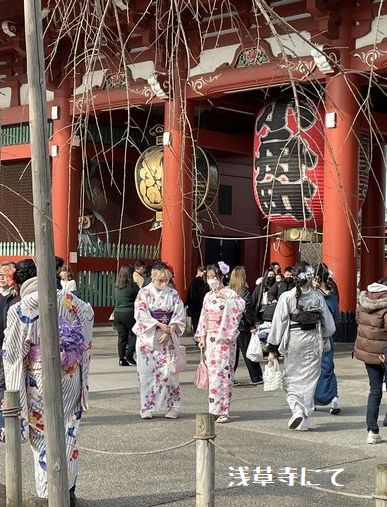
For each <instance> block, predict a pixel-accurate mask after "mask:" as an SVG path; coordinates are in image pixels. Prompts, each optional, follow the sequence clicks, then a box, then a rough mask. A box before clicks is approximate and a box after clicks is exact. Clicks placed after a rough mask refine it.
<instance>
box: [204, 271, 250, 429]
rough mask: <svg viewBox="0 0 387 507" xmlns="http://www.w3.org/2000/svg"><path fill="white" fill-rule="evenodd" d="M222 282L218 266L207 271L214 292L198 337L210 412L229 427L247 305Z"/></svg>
mask: <svg viewBox="0 0 387 507" xmlns="http://www.w3.org/2000/svg"><path fill="white" fill-rule="evenodd" d="M222 279H223V275H222V273H221V271H220V269H219V268H218V266H216V265H211V266H208V267H207V283H208V285H209V286H210V289H211V291H210V292H208V293H207V294H206V296H205V298H204V301H203V308H202V312H201V315H200V320H199V325H198V328H197V331H196V336H197V337H198V338H199V347H200V348H204V347H205V348H206V364H207V368H208V377H209V398H208V401H209V412H210V413H211V414H214V415H215V416H216V422H218V423H227V422H228V421H229V408H230V402H231V395H232V388H233V383H234V365H235V355H236V343H237V337H238V334H239V332H238V326H239V322H240V320H241V318H242V315H243V311H244V309H245V301H244V300H243V298H241V297H240V296H239V295H238V294H237V293H236V292H235V291H233V290H232V289H230V288H228V287H224V286H223V283H222Z"/></svg>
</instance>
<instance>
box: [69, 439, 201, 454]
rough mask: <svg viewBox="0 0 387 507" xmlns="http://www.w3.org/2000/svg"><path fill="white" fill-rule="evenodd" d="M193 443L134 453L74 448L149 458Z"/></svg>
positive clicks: (78, 446) (82, 448)
mask: <svg viewBox="0 0 387 507" xmlns="http://www.w3.org/2000/svg"><path fill="white" fill-rule="evenodd" d="M193 442H195V439H194V438H192V439H191V440H188V441H187V442H183V443H182V444H178V445H174V446H172V447H166V448H165V449H155V450H153V451H133V452H119V451H103V450H100V449H91V448H90V447H82V446H80V445H74V447H76V448H77V449H80V450H81V451H88V452H94V453H97V454H110V455H113V456H147V455H149V454H159V453H162V452H169V451H174V450H175V449H180V448H181V447H185V446H187V445H190V444H192V443H193Z"/></svg>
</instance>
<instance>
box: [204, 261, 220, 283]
mask: <svg viewBox="0 0 387 507" xmlns="http://www.w3.org/2000/svg"><path fill="white" fill-rule="evenodd" d="M209 271H213V272H214V273H215V276H216V278H217V279H218V280H220V281H221V282H222V281H223V273H222V272H221V270H220V268H219V266H218V265H217V264H209V265H208V266H207V273H208V272H209Z"/></svg>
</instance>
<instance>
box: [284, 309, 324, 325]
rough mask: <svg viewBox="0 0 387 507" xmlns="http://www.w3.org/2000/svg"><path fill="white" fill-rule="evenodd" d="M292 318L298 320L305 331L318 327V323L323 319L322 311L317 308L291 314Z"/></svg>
mask: <svg viewBox="0 0 387 507" xmlns="http://www.w3.org/2000/svg"><path fill="white" fill-rule="evenodd" d="M290 318H291V320H293V321H294V322H298V323H299V324H300V327H301V329H302V330H303V331H310V330H312V329H316V327H317V324H318V323H319V322H320V321H321V312H319V311H317V310H303V309H302V308H301V309H300V310H299V311H298V312H297V313H292V314H291V315H290Z"/></svg>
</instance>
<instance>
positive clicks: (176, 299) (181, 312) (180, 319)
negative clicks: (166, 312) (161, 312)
mask: <svg viewBox="0 0 387 507" xmlns="http://www.w3.org/2000/svg"><path fill="white" fill-rule="evenodd" d="M172 301H173V314H172V317H171V320H170V322H169V324H170V325H171V324H175V325H176V326H177V329H176V334H177V335H182V334H183V333H184V330H185V325H186V315H185V309H184V303H183V301H182V300H181V299H180V296H179V294H178V293H177V292H175V293H174V294H173V296H172Z"/></svg>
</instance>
